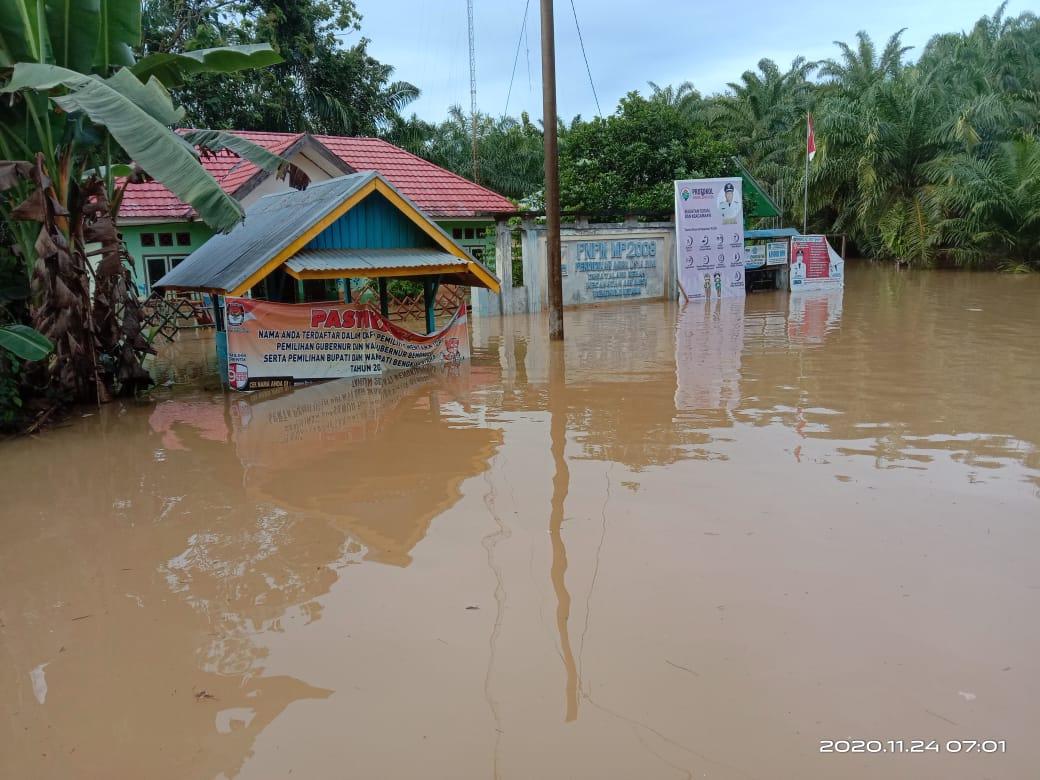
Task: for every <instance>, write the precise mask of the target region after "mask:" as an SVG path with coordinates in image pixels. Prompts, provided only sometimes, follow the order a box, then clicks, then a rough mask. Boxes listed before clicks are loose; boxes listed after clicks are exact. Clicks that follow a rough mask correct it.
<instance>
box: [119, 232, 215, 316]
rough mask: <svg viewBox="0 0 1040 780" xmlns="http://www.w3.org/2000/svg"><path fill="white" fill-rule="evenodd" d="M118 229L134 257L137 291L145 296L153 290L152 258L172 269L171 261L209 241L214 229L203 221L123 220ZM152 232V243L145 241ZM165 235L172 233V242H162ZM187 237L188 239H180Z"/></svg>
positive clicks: (170, 237) (186, 254) (188, 253)
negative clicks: (129, 222)
mask: <svg viewBox="0 0 1040 780" xmlns="http://www.w3.org/2000/svg"><path fill="white" fill-rule="evenodd" d="M119 232H120V233H122V235H123V241H124V242H125V243H126V248H127V251H129V252H130V255H131V256H132V257H133V258H134V284H135V285H136V287H137V294H138V295H140V296H141V297H142V298H146V297H148V295H149V294H150V293H151V288H150V286H149V280H148V265H149V262H148V261H149V260H150V259H153V258H154V259H155V262H154V265H156V266H157V265H158V264H159V263H160V262H161V263H162V264H163V267H164V268H166V269H169V268H170V267H172V264H173V263H175V262H177V261H178V260H179V259H181V258H185V257H187V256H188V255H190V254H191V253H192V252H194V251H195V250H196V249H198V248H199V247H200V246H202V245H203V244H204V243H206V241H207V240H209V237H210V236H211V235H213V231H212V230H210V229H209V227H207V226H206V225H205V224H204V223H202V222H156V223H152V224H131V225H126V224H122V223H121V224H120V225H119ZM148 236H151V237H152V241H153V242H154V245H153V246H148V245H146V244H145V241H146V240H147V237H148ZM164 236H169V240H170V245H169V246H163V242H164V239H163V237H164ZM185 238H186V239H187V243H180V242H183V241H184V240H185Z"/></svg>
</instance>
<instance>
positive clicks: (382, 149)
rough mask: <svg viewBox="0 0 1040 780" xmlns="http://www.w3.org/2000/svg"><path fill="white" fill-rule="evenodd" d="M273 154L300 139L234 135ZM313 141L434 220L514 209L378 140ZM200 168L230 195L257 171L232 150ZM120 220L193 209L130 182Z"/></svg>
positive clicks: (157, 188) (161, 190) (151, 185)
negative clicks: (397, 192) (386, 184)
mask: <svg viewBox="0 0 1040 780" xmlns="http://www.w3.org/2000/svg"><path fill="white" fill-rule="evenodd" d="M235 134H236V135H240V136H242V137H243V138H246V139H248V140H250V141H252V142H253V143H255V144H258V145H260V146H263V147H265V148H266V149H269V150H270V151H272V152H274V153H275V154H282V153H284V152H285V151H286V150H287V149H288V148H289V147H291V146H292V145H293V144H295V143H296V142H297V141H299V140H300V139H301V138H302V137H303V135H302V134H300V133H265V132H253V131H235ZM314 138H315V140H317V141H318V142H319V143H321V144H322V145H323V146H325V148H327V149H328V150H329V151H330V152H332V153H333V154H334V155H336V156H337V157H339V158H340V159H341V160H343V161H344V162H345V163H346V164H347V165H349V166H350V167H351V168H353V169H354V170H356V171H378V172H379V173H380V174H381V175H382V176H383V177H384V178H385V179H386V180H387V181H389V182H390V183H391V184H393V185H394V187H396V188H397V189H398V190H400V192H401V193H402V194H404V195H405V196H407V197H408V198H410V199H411V200H412V201H413V202H414V203H415V204H416V205H417V206H419V208H421V209H422V210H423V211H425V212H426V213H427V214H429V215H430V216H433V217H471V216H477V215H483V214H496V213H498V214H500V213H505V212H511V211H514V210H515V207H514V205H513V204H512V203H511V202H510V201H509V200H508V199H506V198H505V197H503V196H502V195H499V194H498V193H497V192H492V191H491V190H489V189H487V188H486V187H481V186H480V185H479V184H474V183H473V182H471V181H469V180H468V179H464V178H463V177H461V176H458V175H457V174H454V173H452V172H451V171H447V170H445V169H444V168H441V167H440V166H438V165H434V164H433V163H431V162H430V161H428V160H424V159H422V158H421V157H417V156H416V155H414V154H412V153H410V152H406V151H405V150H404V149H401V148H399V147H397V146H394V145H393V144H391V143H388V142H386V141H384V140H383V139H381V138H347V137H344V136H336V135H317V136H314ZM202 164H203V166H204V167H205V168H206V170H207V171H209V172H210V174H211V175H212V176H213V178H214V179H216V180H217V183H219V184H220V186H221V188H222V189H223V190H224V191H225V192H227V193H229V194H232V195H233V194H235V192H237V191H238V189H239V188H240V187H241V186H242V185H243V184H245V183H246V182H247V181H249V180H250V179H251V178H252V177H253V176H254V175H255V174H256V173H257V170H258V169H257V167H256V166H255V165H253V164H252V163H250V162H246V161H245V160H243V159H241V158H240V157H239V156H238V155H236V154H234V153H232V152H227V151H223V152H219V153H218V154H216V155H211V156H207V157H203V158H202ZM119 216H120V217H121V218H123V219H128V218H133V219H170V218H180V219H189V218H193V217H194V216H195V211H194V209H192V208H191V206H189V205H187V204H186V203H184V202H183V201H181V200H179V199H178V198H177V197H176V196H175V195H174V194H173V193H172V192H170V191H169V190H168V189H166V187H164V186H163V185H161V184H159V183H157V182H148V183H147V184H132V185H130V186H129V187H127V190H126V195H125V196H124V197H123V202H122V204H121V205H120V207H119Z"/></svg>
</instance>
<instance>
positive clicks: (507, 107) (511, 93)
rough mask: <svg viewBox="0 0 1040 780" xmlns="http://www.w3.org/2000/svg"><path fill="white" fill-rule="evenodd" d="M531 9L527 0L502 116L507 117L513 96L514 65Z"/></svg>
mask: <svg viewBox="0 0 1040 780" xmlns="http://www.w3.org/2000/svg"><path fill="white" fill-rule="evenodd" d="M530 7H531V0H527V2H526V3H525V4H524V21H523V24H522V25H521V26H520V37H519V38H517V39H516V54H514V55H513V73H512V74H511V75H510V76H509V91H508V92H506V110H505V111H503V112H502V115H503V116H509V98H510V97H512V95H513V79H515V78H516V64H517V62H519V61H520V44H521V43H523V42H524V35H525V33H526V32H527V10H528V9H529V8H530ZM528 69H530V60H528ZM528 79H530V73H528Z"/></svg>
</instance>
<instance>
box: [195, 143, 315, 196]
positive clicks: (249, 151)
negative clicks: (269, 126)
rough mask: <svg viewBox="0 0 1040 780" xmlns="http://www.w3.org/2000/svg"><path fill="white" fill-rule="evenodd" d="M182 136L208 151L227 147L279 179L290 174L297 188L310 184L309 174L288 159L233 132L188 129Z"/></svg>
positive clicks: (303, 187)
mask: <svg viewBox="0 0 1040 780" xmlns="http://www.w3.org/2000/svg"><path fill="white" fill-rule="evenodd" d="M181 137H182V138H184V140H185V141H187V142H188V143H190V144H192V145H194V146H197V147H199V148H200V149H204V150H207V151H211V152H219V151H221V150H222V149H227V150H228V151H231V152H234V153H235V154H237V155H238V156H239V157H241V158H242V159H243V160H248V161H249V162H251V163H253V165H255V166H256V167H257V168H260V169H261V170H264V171H267V172H268V173H273V174H275V175H276V176H277V177H278V178H279V179H283V178H285V176H286V175H288V176H289V184H290V186H292V187H294V188H295V189H298V190H303V189H306V188H307V185H308V184H310V178H309V177H308V176H307V174H306V173H304V172H303V171H302V170H300V169H299V168H297V167H296V166H295V165H293V164H292V163H291V162H289V161H288V160H285V159H283V158H281V157H279V156H278V155H277V154H274V153H272V152H269V151H268V150H267V149H265V148H264V147H262V146H260V145H258V144H254V143H253V142H252V141H248V140H246V139H245V138H242V137H241V136H238V135H235V134H233V133H227V132H224V131H223V130H188V131H187V132H184V133H182V134H181Z"/></svg>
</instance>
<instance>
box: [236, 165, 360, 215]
mask: <svg viewBox="0 0 1040 780" xmlns="http://www.w3.org/2000/svg"><path fill="white" fill-rule="evenodd" d="M289 162H291V163H292V164H293V165H295V166H296V167H297V168H299V169H300V170H302V171H303V172H304V173H306V174H307V176H308V177H309V178H310V180H311V181H325V180H326V179H332V178H335V177H336V176H342V175H343V171H342V170H339V169H337V168H335V167H333V165H332V163H331V162H329V161H328V160H322V159H319V158H316V157H312V156H309V155H308V154H307V153H306V152H297V153H296V154H294V155H292V156H291V157H290V158H289ZM289 189H290V188H289V179H288V177H286V178H284V179H279V178H278V177H276V176H268V177H267V178H266V179H264V180H263V181H262V182H260V183H259V184H258V185H257V186H256V188H255V189H254V190H252V191H250V192H248V193H247V194H246V196H245V197H244V198H242V207H243V208H249V206H251V205H252V204H253V203H255V202H256V201H258V200H260V198H262V197H264V196H265V195H271V194H274V193H276V192H288V191H289Z"/></svg>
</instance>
